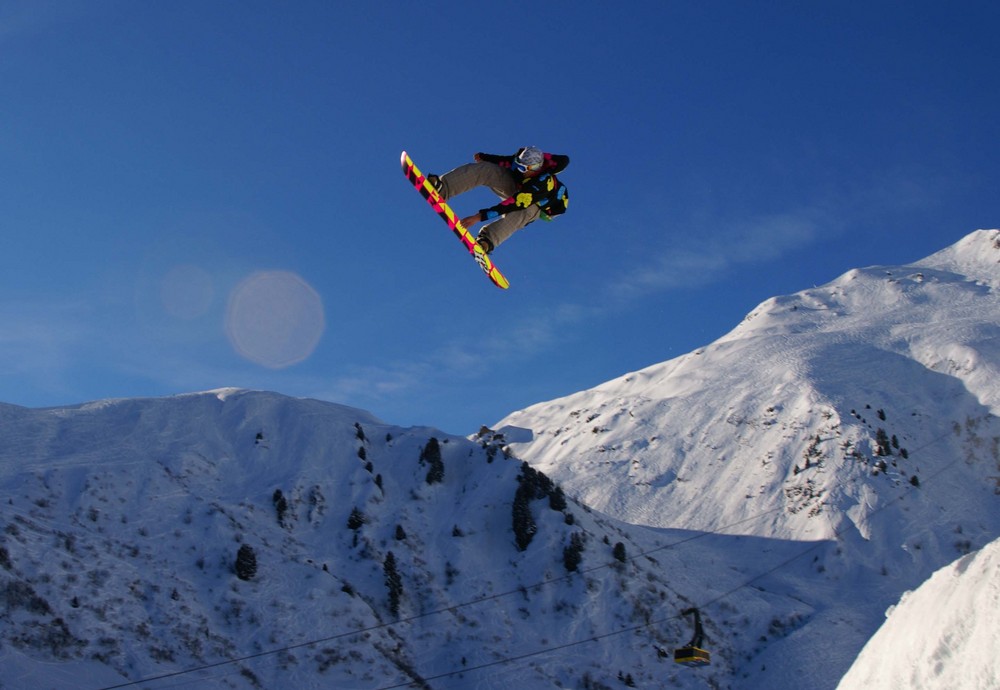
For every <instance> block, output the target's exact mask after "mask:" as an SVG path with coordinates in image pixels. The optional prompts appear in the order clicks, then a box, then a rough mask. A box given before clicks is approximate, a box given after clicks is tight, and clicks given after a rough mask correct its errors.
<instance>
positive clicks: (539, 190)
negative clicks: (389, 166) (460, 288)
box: [427, 146, 569, 254]
mask: <svg viewBox="0 0 1000 690" xmlns="http://www.w3.org/2000/svg"><path fill="white" fill-rule="evenodd" d="M473 158H474V159H475V161H476V162H475V163H467V164H466V165H460V166H459V167H457V168H455V169H454V170H452V171H450V172H448V173H445V174H444V175H440V176H438V175H428V176H427V180H428V181H429V182H430V183H431V185H433V186H434V189H436V190H437V192H438V194H439V195H441V198H442V199H444V200H448V199H450V198H452V197H454V196H458V195H459V194H462V193H464V192H467V191H469V190H470V189H474V188H475V187H489V188H490V189H492V190H493V192H494V193H495V194H496V195H497V196H499V197H500V198H501V199H502V201H501V202H500V203H499V204H497V205H496V206H491V207H490V208H484V209H482V210H480V211H479V213H476V214H474V215H471V216H468V217H467V218H463V219H462V225H464V226H465V228H466V229H469V230H471V228H472V226H473V225H475V224H476V223H481V222H485V221H492V222H490V223H488V224H486V225H484V226H483V227H482V228H481V229H480V230H479V234H478V236H477V237H476V242H477V243H478V244H479V245H480V246H481V247H482V248H483V251H484V252H486V253H487V254H489V253H490V252H492V251H493V250H494V249H496V248H497V247H499V246H500V244H501V243H502V242H504V241H505V240H507V238H509V237H510V236H511V235H513V234H514V233H515V232H516V231H518V230H520V229H521V228H523V227H524V226H526V225H528V223H532V222H534V221H536V220H538V219H539V218H541V219H542V220H552V219H553V218H554V217H555V216H558V215H560V214H562V213H565V212H566V207H567V205H568V204H569V193H568V191H567V189H566V185H564V184H563V183H562V182H560V181H559V180H558V179H557V178H556V173H559V172H562V171H563V170H564V169H565V168H566V166H567V165H569V156H562V155H559V154H553V153H544V152H543V151H541V150H540V149H538V148H536V147H534V146H525V147H522V148H520V149H518V150H517V153H515V154H514V155H512V156H495V155H493V154H489V153H477V154H475V155H474V156H473Z"/></svg>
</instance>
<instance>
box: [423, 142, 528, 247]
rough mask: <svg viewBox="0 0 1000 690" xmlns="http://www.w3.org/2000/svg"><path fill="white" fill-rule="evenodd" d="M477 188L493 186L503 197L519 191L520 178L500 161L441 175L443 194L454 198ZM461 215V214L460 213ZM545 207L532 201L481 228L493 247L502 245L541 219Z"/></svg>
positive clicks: (462, 167) (475, 165)
mask: <svg viewBox="0 0 1000 690" xmlns="http://www.w3.org/2000/svg"><path fill="white" fill-rule="evenodd" d="M476 187H489V188H490V189H491V190H493V193H494V194H496V195H497V196H498V197H500V198H501V199H507V198H510V197H512V196H514V195H515V194H517V179H516V178H515V177H514V175H512V174H511V172H510V171H509V170H507V169H505V168H501V167H500V166H499V165H497V164H496V163H486V162H480V163H468V164H466V165H460V166H458V167H457V168H455V169H454V170H452V171H450V172H447V173H445V174H444V175H442V176H441V191H440V194H441V196H442V197H443V198H444V199H445V200H448V199H451V198H452V197H455V196H458V195H459V194H462V193H464V192H467V191H469V190H470V189H474V188H476ZM459 215H461V214H459ZM540 215H541V209H540V208H538V206H536V205H534V204H532V205H531V206H529V207H528V208H516V207H515V208H514V210H512V211H510V212H509V213H505V214H504V215H502V216H500V217H499V218H498V219H496V220H494V221H492V222H490V223H488V224H486V225H484V226H483V227H482V228H481V229H480V230H479V235H480V236H485V237H486V238H487V239H488V240H489V241H490V242H491V243H492V244H493V247H494V248H496V247H499V246H500V245H501V244H502V243H503V242H505V241H506V240H507V238H508V237H510V236H511V235H513V234H514V233H515V232H517V231H518V230H520V229H521V228H523V227H524V226H525V225H527V224H528V223H531V222H532V221H535V220H538V217H539V216H540Z"/></svg>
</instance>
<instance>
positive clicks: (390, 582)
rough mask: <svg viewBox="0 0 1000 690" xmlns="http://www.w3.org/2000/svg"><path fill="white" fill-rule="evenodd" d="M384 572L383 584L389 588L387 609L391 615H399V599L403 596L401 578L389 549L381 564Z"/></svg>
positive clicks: (394, 558)
mask: <svg viewBox="0 0 1000 690" xmlns="http://www.w3.org/2000/svg"><path fill="white" fill-rule="evenodd" d="M383 572H384V573H385V586H386V588H387V589H388V590H389V611H391V612H392V615H394V616H396V615H399V600H400V598H401V597H402V596H403V579H402V578H401V577H400V576H399V571H398V570H397V569H396V556H395V555H394V554H393V553H392V551H390V552H389V553H387V554H386V556H385V564H384V565H383Z"/></svg>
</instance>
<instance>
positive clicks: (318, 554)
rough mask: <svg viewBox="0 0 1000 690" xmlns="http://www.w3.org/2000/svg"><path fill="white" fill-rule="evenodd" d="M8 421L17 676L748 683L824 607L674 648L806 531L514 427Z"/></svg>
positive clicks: (167, 405)
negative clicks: (587, 462)
mask: <svg viewBox="0 0 1000 690" xmlns="http://www.w3.org/2000/svg"><path fill="white" fill-rule="evenodd" d="M0 433H2V438H3V443H2V444H0V468H2V472H0V486H2V489H3V496H4V500H3V503H2V508H0V522H2V527H0V687H2V688H4V689H9V688H32V689H36V688H85V689H91V688H92V689H96V688H112V687H144V688H160V687H176V686H177V685H184V686H190V687H199V688H285V687H296V688H331V687H332V688H391V687H411V686H412V687H433V688H466V687H477V688H501V687H503V688H506V687H510V686H512V685H518V686H521V687H525V688H541V687H553V686H555V687H580V688H588V687H589V688H607V687H619V686H621V685H622V684H623V683H624V684H626V685H627V684H629V683H631V684H632V685H633V686H635V687H658V686H660V685H661V684H663V683H666V684H669V685H672V686H676V687H689V688H702V687H706V683H708V684H709V685H710V686H715V687H726V686H727V685H728V686H731V681H730V680H729V679H730V678H732V677H734V676H736V675H737V674H739V673H740V670H739V669H740V666H741V665H742V664H743V663H744V661H745V660H746V659H752V658H754V657H756V656H758V655H759V654H760V653H761V652H762V651H763V650H764V648H765V647H766V645H763V644H762V643H761V642H759V641H758V640H759V638H761V637H762V636H766V635H768V634H769V633H768V630H769V628H771V627H772V620H773V619H775V617H777V618H778V619H780V620H789V621H797V620H798V617H799V615H800V614H799V611H800V609H801V605H800V604H799V602H798V601H797V600H796V599H795V598H794V597H793V596H791V594H792V593H793V591H794V588H791V589H790V588H788V587H781V588H778V589H780V590H781V593H780V594H775V593H768V592H762V591H760V590H756V589H744V590H742V591H740V594H739V596H738V597H736V598H733V599H731V600H730V601H729V602H727V604H726V606H727V613H726V615H725V616H721V615H720V616H713V617H712V618H711V619H709V620H706V627H707V632H708V634H709V635H710V636H711V639H712V644H713V651H715V652H716V654H717V658H716V662H715V664H714V665H713V666H712V667H710V668H708V669H703V670H699V671H694V672H693V671H689V670H688V669H686V668H684V667H682V666H679V665H677V664H675V663H674V662H673V659H672V656H671V655H672V652H673V650H674V648H675V647H678V646H681V645H682V644H684V643H685V642H686V641H688V639H689V638H690V637H691V635H692V629H691V628H690V622H689V621H688V620H687V619H685V618H683V617H682V616H681V615H679V613H680V611H681V610H683V609H684V608H686V607H688V606H690V605H691V603H692V602H699V601H702V600H706V599H708V598H712V597H719V596H723V595H724V593H725V592H726V591H727V590H731V589H733V588H739V587H740V584H741V580H742V578H745V577H746V569H745V568H744V566H743V564H744V563H746V562H748V561H749V560H752V558H753V555H754V554H757V553H759V552H760V551H762V550H763V551H766V552H769V553H773V554H774V555H775V557H776V558H785V557H787V555H788V554H789V553H790V552H791V551H794V550H795V549H797V548H801V547H800V546H799V545H798V544H795V543H782V542H774V541H771V540H766V539H746V538H737V537H721V538H716V539H714V540H706V539H701V538H700V537H701V536H702V535H699V534H697V533H691V532H679V531H662V530H650V529H647V528H642V527H633V526H629V525H626V524H623V523H620V522H618V521H615V520H613V519H610V518H606V517H604V516H602V515H600V514H598V513H595V512H593V511H591V510H590V509H588V508H587V507H586V506H583V505H580V504H577V503H574V502H573V501H566V499H565V497H564V496H563V494H562V492H561V491H560V490H559V489H558V488H557V487H556V486H555V485H553V484H552V483H551V482H550V481H548V480H547V479H546V478H545V477H544V475H540V474H538V473H537V472H535V471H533V470H532V469H531V468H529V467H526V466H525V465H524V464H523V463H522V462H521V461H519V460H518V459H516V458H513V457H509V456H507V455H506V454H505V452H504V450H503V441H502V439H500V438H497V437H496V436H494V435H493V434H492V433H485V434H483V435H481V436H479V437H477V438H474V439H472V440H470V439H465V438H456V437H447V436H444V435H443V434H441V433H440V432H437V431H435V430H433V429H425V428H410V429H402V428H398V427H394V426H392V425H388V424H385V423H383V422H381V421H379V420H377V419H375V418H374V417H372V416H371V415H369V414H367V413H365V412H362V411H360V410H355V409H351V408H346V407H343V406H339V405H334V404H330V403H322V402H317V401H311V400H298V399H291V398H286V397H283V396H280V395H275V394H270V393H257V392H249V391H237V390H220V391H214V392H209V393H202V394H195V395H186V396H178V397H171V398H164V399H152V400H117V401H105V402H99V403H93V404H88V405H82V406H78V407H67V408H57V409H45V410H30V409H24V408H19V407H13V406H0ZM518 511H519V512H518ZM244 547H247V548H246V549H245V548H244ZM241 552H243V555H242V556H241V555H240V554H241ZM251 554H252V558H251ZM723 563H725V566H723V565H722V564H723ZM695 564H696V565H695ZM707 564H716V565H717V567H719V568H721V569H723V570H724V572H721V573H720V576H719V577H718V578H714V581H713V584H712V585H711V586H706V585H705V583H704V582H703V579H702V572H701V570H702V568H704V567H705V566H706V565H707ZM241 574H242V576H243V577H245V578H246V579H243V577H241Z"/></svg>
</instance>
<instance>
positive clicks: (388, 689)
mask: <svg viewBox="0 0 1000 690" xmlns="http://www.w3.org/2000/svg"><path fill="white" fill-rule="evenodd" d="M949 433H950V432H946V433H943V434H941V435H940V436H938V437H936V438H934V439H932V440H931V441H928V442H927V443H925V444H924V445H923V446H920V447H918V448H917V449H916V450H914V451H911V453H910V454H911V455H913V454H914V453H917V452H920V451H923V450H924V449H926V448H927V447H929V446H931V445H934V444H935V443H938V442H939V441H940V440H941V439H943V438H945V437H947V436H948V435H949ZM958 460H959V458H957V457H956V458H955V459H953V460H952V461H951V462H949V463H947V464H946V465H944V466H943V467H941V468H939V469H938V470H936V471H935V472H933V473H931V474H930V475H928V477H927V479H934V478H935V477H937V476H939V475H941V474H943V473H944V472H945V471H947V470H948V469H950V468H951V467H952V466H953V465H954V464H956V463H957V462H958ZM905 489H906V490H905V491H904V493H903V494H901V495H900V496H897V497H896V498H894V499H892V500H891V501H887V502H886V503H885V504H883V505H882V506H879V507H878V508H876V509H874V510H873V511H872V512H871V515H876V514H878V513H880V512H882V511H883V510H886V509H887V508H888V507H889V506H891V505H894V504H895V503H897V502H899V501H901V500H903V498H905V497H906V496H908V495H909V493H910V491H914V490H916V487H913V486H909V487H905ZM778 510H781V508H772V509H770V510H767V511H763V512H761V513H758V514H755V515H752V516H750V517H749V518H744V519H742V520H739V521H737V522H734V523H732V524H729V525H723V526H721V527H719V528H718V529H715V530H709V531H705V532H698V533H697V534H694V535H692V536H690V537H687V538H685V539H682V540H680V541H677V542H671V543H670V544H665V545H661V546H657V547H655V548H652V549H649V550H647V551H644V552H642V553H639V554H636V555H635V556H632V557H629V558H628V560H635V559H638V558H643V557H645V556H648V555H649V554H652V553H656V552H658V551H663V550H666V549H669V548H674V547H676V546H681V545H683V544H686V543H689V542H692V541H695V540H697V539H701V538H704V537H708V536H714V535H721V534H724V533H725V532H724V530H728V529H730V528H732V527H735V526H737V525H740V524H743V523H746V522H749V521H752V520H755V519H758V518H761V517H764V516H766V515H770V514H771V513H774V512H777V511H778ZM849 527H850V525H849V524H848V525H845V526H843V527H841V528H839V529H838V530H835V531H834V537H838V536H839V535H840V534H841V533H843V532H844V531H846V530H847V529H848V528H849ZM827 544H828V541H827V540H823V541H817V542H814V543H813V544H810V545H809V546H808V547H807V548H805V549H804V550H803V551H801V552H799V553H797V554H795V555H794V556H791V557H790V558H787V559H785V560H784V561H782V562H780V563H778V564H777V565H775V566H774V567H772V568H769V569H767V570H766V571H764V572H762V573H759V574H757V575H755V576H754V577H752V578H750V579H748V580H746V581H744V582H742V583H740V584H739V585H737V586H736V587H734V588H732V589H730V590H729V591H727V592H724V593H722V594H719V595H717V596H715V597H713V598H712V599H710V600H708V601H706V602H704V603H703V604H701V605H700V606H698V608H706V607H708V606H711V605H713V604H716V603H718V602H720V601H722V600H724V599H726V598H728V597H730V596H732V595H733V594H735V593H736V592H738V591H740V590H742V589H745V588H747V587H749V586H751V585H752V584H753V583H755V582H757V581H758V580H761V579H763V578H764V577H767V576H768V575H771V574H773V573H775V572H778V571H779V570H782V569H784V568H785V567H787V566H789V565H790V564H791V563H793V562H795V561H797V560H799V559H800V558H802V557H803V556H806V555H808V554H810V553H812V552H813V551H815V550H816V549H818V548H820V547H822V546H825V545H827ZM614 565H615V562H614V561H612V562H606V563H602V564H600V565H597V566H593V567H591V568H587V569H584V570H582V571H580V573H579V574H586V573H591V572H595V571H598V570H603V569H606V568H611V567H614ZM575 575H576V573H567V574H566V575H563V576H560V577H555V578H549V579H546V580H542V581H540V582H538V583H535V584H532V585H523V586H520V587H518V588H517V589H512V590H508V591H506V592H500V593H497V594H491V595H487V596H483V597H479V598H478V599H473V600H470V601H467V602H461V603H458V604H454V605H451V606H445V607H442V608H439V609H436V610H433V611H427V612H424V613H420V614H416V615H414V616H409V617H407V618H403V619H400V620H397V621H393V622H391V623H379V624H376V625H372V626H368V627H365V628H358V629H355V630H349V631H345V632H341V633H337V634H335V635H329V636H325V637H322V638H317V639H314V640H307V641H304V642H299V643H296V644H292V645H286V646H284V647H281V648H277V649H270V650H264V651H261V652H257V653H254V654H248V655H245V656H241V657H234V658H230V659H223V660H221V661H217V662H213V663H210V664H202V665H200V666H196V667H191V668H188V669H181V670H178V671H173V672H170V673H164V674H160V675H157V676H150V677H146V678H140V679H137V680H134V681H129V682H126V683H121V684H118V685H109V686H104V687H102V688H99V689H98V690H120V689H121V688H128V687H133V686H136V685H140V684H142V683H151V682H154V681H158V680H166V679H168V678H176V677H179V676H183V675H186V674H190V673H197V672H199V671H204V670H209V669H213V668H219V667H221V666H226V665H229V664H238V663H242V662H245V661H251V660H253V659H259V658H263V657H267V656H273V655H276V654H281V653H282V652H288V651H293V650H296V649H302V648H305V647H311V646H314V645H318V644H323V643H326V642H332V641H334V640H338V639H341V638H344V637H348V636H351V635H359V634H364V633H367V632H373V631H375V630H380V629H383V628H389V627H392V626H396V625H404V624H407V623H412V622H414V621H417V620H420V619H423V618H427V617H430V616H434V615H439V614H442V613H447V612H451V611H455V610H458V609H462V608H466V607H469V606H475V605H478V604H481V603H485V602H488V601H496V600H499V599H502V598H505V597H508V596H512V595H514V594H520V593H521V592H523V591H524V590H526V589H535V588H539V587H544V586H547V585H550V584H554V583H557V582H562V581H564V580H567V579H570V578H572V577H574V576H575ZM681 617H682V616H680V615H678V614H675V615H672V616H667V617H664V618H662V619H657V620H654V621H649V622H647V623H643V624H640V625H634V626H628V627H625V628H622V629H619V630H613V631H609V632H605V633H602V634H599V635H590V636H588V637H586V638H583V639H579V640H575V641H572V642H567V643H564V644H560V645H554V646H549V647H543V648H540V649H538V650H535V651H533V652H526V653H524V654H520V655H516V656H511V657H503V658H500V659H496V660H494V661H491V662H488V663H484V664H480V665H477V666H468V667H463V668H461V669H457V670H454V671H449V672H445V673H442V674H438V675H436V676H433V677H429V678H426V679H424V680H425V681H429V680H439V679H441V678H447V677H450V676H455V675H459V674H462V673H469V672H471V671H476V670H481V669H485V668H490V667H494V666H499V665H503V664H508V663H514V662H516V661H520V660H523V659H527V658H532V657H536V656H542V655H544V654H548V653H551V652H555V651H560V650H562V649H568V648H571V647H575V646H579V645H582V644H587V643H590V642H598V641H601V640H604V639H607V638H610V637H614V636H616V635H621V634H624V633H628V632H635V631H636V630H640V629H643V628H647V627H650V626H653V625H663V624H666V623H668V622H670V621H673V620H676V619H679V618H681ZM414 684H416V683H415V681H412V680H410V681H406V682H405V683H402V684H397V685H389V686H384V687H381V688H378V689H377V690H394V689H395V688H402V687H408V686H411V685H414Z"/></svg>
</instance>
